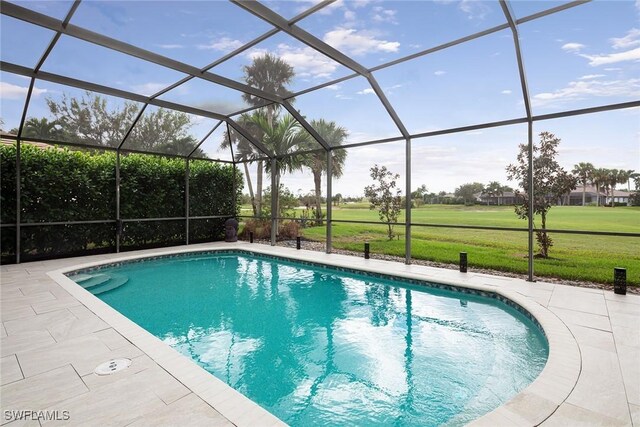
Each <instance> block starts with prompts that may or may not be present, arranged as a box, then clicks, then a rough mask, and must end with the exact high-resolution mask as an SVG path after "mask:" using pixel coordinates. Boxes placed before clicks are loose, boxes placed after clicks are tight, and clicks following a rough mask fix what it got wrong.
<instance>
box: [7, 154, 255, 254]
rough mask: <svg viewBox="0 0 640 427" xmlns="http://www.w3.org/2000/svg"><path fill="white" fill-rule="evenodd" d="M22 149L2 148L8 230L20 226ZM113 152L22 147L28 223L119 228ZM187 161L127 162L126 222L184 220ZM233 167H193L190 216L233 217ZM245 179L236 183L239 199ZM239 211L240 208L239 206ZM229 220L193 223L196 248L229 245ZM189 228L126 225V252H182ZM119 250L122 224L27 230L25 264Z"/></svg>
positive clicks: (123, 186)
mask: <svg viewBox="0 0 640 427" xmlns="http://www.w3.org/2000/svg"><path fill="white" fill-rule="evenodd" d="M15 158H16V148H15V145H6V144H5V145H2V146H0V171H1V181H0V186H1V203H2V216H1V220H2V222H3V223H14V222H15V219H16V211H15V206H16V193H15V179H16V178H15V176H16V175H15ZM115 165H116V155H115V153H114V152H100V151H95V150H94V151H79V150H73V151H72V150H68V149H60V148H47V149H43V148H39V147H36V146H33V145H29V144H23V145H22V146H21V183H22V185H21V207H22V209H21V215H22V222H23V223H24V222H30V223H31V222H54V221H86V220H112V219H115V216H116V194H115ZM185 167H186V166H185V161H184V160H183V159H176V158H166V157H160V156H153V155H142V154H122V155H121V158H120V212H121V218H123V219H127V218H129V219H138V218H162V217H165V218H168V217H183V216H184V214H185V188H184V183H185V173H186V171H185ZM233 177H234V172H233V167H232V166H230V165H224V164H219V163H214V162H208V161H200V160H196V161H191V162H190V178H189V199H190V200H189V206H190V209H189V212H190V216H211V215H229V216H232V215H234V212H233V198H232V194H233ZM242 185H243V178H242V175H241V174H240V172H237V175H236V199H239V197H240V195H241V194H242ZM236 206H237V207H239V206H240V203H237V205H236ZM223 223H224V219H220V220H191V222H190V241H192V242H204V241H213V240H218V239H220V238H222V237H223V235H224V233H223ZM185 228H186V224H185V221H184V220H174V221H144V222H143V221H140V222H126V223H125V225H124V232H123V236H122V239H121V248H122V249H123V250H127V249H139V248H144V247H156V246H166V245H172V244H181V243H184V241H185V232H186V230H185ZM1 235H2V236H1V239H0V240H1V245H2V262H3V263H6V262H12V261H13V260H14V259H15V229H12V228H3V229H2V233H1ZM114 250H115V224H82V225H56V226H28V227H26V226H23V227H22V228H21V258H22V259H23V260H25V261H26V260H29V259H42V258H53V257H60V256H73V255H81V254H87V253H99V252H111V251H114Z"/></svg>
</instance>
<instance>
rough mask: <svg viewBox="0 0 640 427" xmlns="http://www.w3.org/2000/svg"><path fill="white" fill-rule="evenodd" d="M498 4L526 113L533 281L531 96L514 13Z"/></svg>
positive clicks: (529, 272) (505, 3)
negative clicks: (510, 40) (510, 38)
mask: <svg viewBox="0 0 640 427" xmlns="http://www.w3.org/2000/svg"><path fill="white" fill-rule="evenodd" d="M500 6H501V7H502V12H504V16H505V18H507V22H508V23H509V27H511V34H512V36H513V46H514V47H515V50H516V59H517V61H518V72H519V74H520V86H521V87H522V99H523V100H524V109H525V111H526V113H527V138H528V145H527V157H528V159H527V160H528V163H529V164H528V173H527V177H528V179H527V181H528V182H527V188H526V191H527V194H528V196H529V206H528V211H529V215H527V216H528V228H529V230H528V231H529V248H528V249H529V253H528V258H529V260H528V261H529V262H528V264H529V265H528V269H527V280H528V281H530V282H533V281H534V276H533V265H534V264H533V215H534V210H533V208H534V203H533V200H534V191H535V188H534V185H533V173H534V171H533V113H532V111H531V97H530V94H529V86H528V85H527V76H526V73H525V69H524V61H523V59H522V50H521V49H520V39H519V37H518V25H517V23H516V20H515V17H514V16H515V15H514V14H513V11H512V10H511V5H510V4H509V0H500Z"/></svg>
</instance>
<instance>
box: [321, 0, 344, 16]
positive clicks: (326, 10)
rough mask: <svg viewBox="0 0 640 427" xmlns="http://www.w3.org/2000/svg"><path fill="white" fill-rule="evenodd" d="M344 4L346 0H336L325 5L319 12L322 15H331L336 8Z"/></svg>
mask: <svg viewBox="0 0 640 427" xmlns="http://www.w3.org/2000/svg"><path fill="white" fill-rule="evenodd" d="M343 6H344V0H336V1H335V2H333V3H331V4H329V5H327V6H325V7H323V8H322V9H320V10H319V11H317V12H316V13H317V14H320V15H331V14H332V13H333V12H334V11H335V10H338V9H340V8H342V7H343Z"/></svg>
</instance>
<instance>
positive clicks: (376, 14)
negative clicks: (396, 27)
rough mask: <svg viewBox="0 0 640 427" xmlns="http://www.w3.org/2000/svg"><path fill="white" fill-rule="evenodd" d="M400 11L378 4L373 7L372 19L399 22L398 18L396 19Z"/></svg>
mask: <svg viewBox="0 0 640 427" xmlns="http://www.w3.org/2000/svg"><path fill="white" fill-rule="evenodd" d="M397 13H398V11H396V10H393V9H385V8H384V7H381V6H376V7H374V8H373V16H372V17H371V19H372V20H373V22H378V23H383V22H384V23H388V24H397V23H398V20H397V19H396V14H397Z"/></svg>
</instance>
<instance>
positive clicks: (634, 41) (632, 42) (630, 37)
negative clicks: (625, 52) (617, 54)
mask: <svg viewBox="0 0 640 427" xmlns="http://www.w3.org/2000/svg"><path fill="white" fill-rule="evenodd" d="M610 41H611V46H612V47H613V48H614V49H629V48H631V47H634V46H638V45H640V30H639V29H637V28H632V29H630V30H629V31H628V32H627V35H625V36H624V37H619V38H617V37H614V38H612V39H610Z"/></svg>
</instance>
